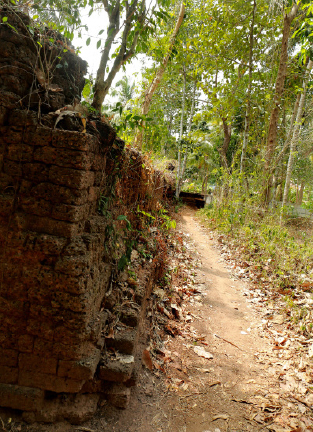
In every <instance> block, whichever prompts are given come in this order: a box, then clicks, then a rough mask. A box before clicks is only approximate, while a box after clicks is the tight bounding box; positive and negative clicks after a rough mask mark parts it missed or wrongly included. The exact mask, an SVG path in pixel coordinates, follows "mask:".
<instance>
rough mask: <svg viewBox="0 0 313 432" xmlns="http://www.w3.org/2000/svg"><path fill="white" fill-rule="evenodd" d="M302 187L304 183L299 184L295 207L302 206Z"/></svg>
mask: <svg viewBox="0 0 313 432" xmlns="http://www.w3.org/2000/svg"><path fill="white" fill-rule="evenodd" d="M304 186H305V184H304V181H302V182H301V184H300V188H299V190H298V196H297V201H296V204H297V205H301V204H302V201H303V192H304Z"/></svg>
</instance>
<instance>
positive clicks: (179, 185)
mask: <svg viewBox="0 0 313 432" xmlns="http://www.w3.org/2000/svg"><path fill="white" fill-rule="evenodd" d="M196 90H197V81H196V80H195V82H194V87H193V94H192V105H191V110H190V119H189V126H188V137H190V133H191V127H192V120H193V115H194V111H195V104H196ZM182 119H183V117H182ZM180 129H181V130H180V133H181V136H182V124H181V125H180ZM187 159H188V149H186V151H185V154H184V159H183V164H182V167H181V168H180V170H179V178H178V179H177V185H176V198H178V197H179V194H180V191H181V188H182V184H183V179H184V174H185V170H186V165H187Z"/></svg>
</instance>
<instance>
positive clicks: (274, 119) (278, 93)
mask: <svg viewBox="0 0 313 432" xmlns="http://www.w3.org/2000/svg"><path fill="white" fill-rule="evenodd" d="M299 6H300V2H299V3H296V4H294V5H293V6H292V8H291V11H290V12H289V13H288V14H287V13H286V14H285V17H284V28H283V37H282V42H281V51H280V59H279V67H278V73H277V78H276V85H275V95H274V108H273V110H272V113H271V118H270V124H269V129H268V135H267V143H266V153H265V178H266V185H265V191H264V202H265V203H266V204H268V202H269V198H270V196H269V195H270V189H271V182H270V178H271V175H270V173H269V172H270V168H271V164H272V158H273V154H274V150H275V145H276V139H277V123H278V117H279V111H280V103H281V98H282V95H283V91H284V86H285V78H286V71H287V61H288V41H289V34H290V27H291V23H292V21H293V20H294V18H295V17H296V15H297V12H298V10H299Z"/></svg>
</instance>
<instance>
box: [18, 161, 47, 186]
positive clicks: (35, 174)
mask: <svg viewBox="0 0 313 432" xmlns="http://www.w3.org/2000/svg"><path fill="white" fill-rule="evenodd" d="M23 177H24V178H25V179H26V180H31V181H32V182H35V183H42V182H45V181H47V180H48V179H49V167H48V166H47V165H45V164H42V163H36V162H33V163H24V164H23Z"/></svg>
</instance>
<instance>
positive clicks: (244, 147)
mask: <svg viewBox="0 0 313 432" xmlns="http://www.w3.org/2000/svg"><path fill="white" fill-rule="evenodd" d="M255 11H256V0H254V2H253V12H252V21H251V26H250V36H249V84H248V93H247V106H246V116H245V131H244V136H243V143H242V153H241V160H240V172H241V173H243V172H244V170H245V159H246V152H247V146H248V141H249V128H250V110H251V89H252V67H253V43H254V18H255ZM238 70H239V68H238Z"/></svg>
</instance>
